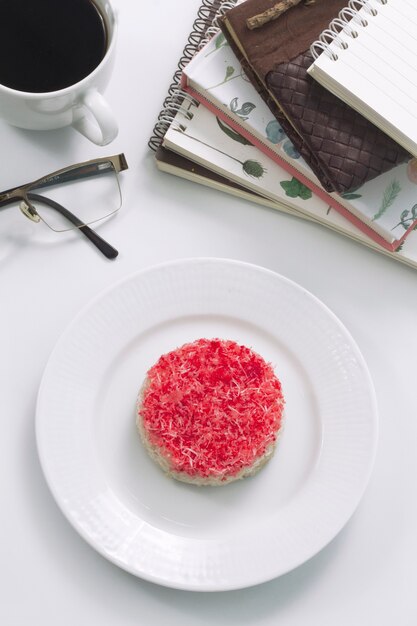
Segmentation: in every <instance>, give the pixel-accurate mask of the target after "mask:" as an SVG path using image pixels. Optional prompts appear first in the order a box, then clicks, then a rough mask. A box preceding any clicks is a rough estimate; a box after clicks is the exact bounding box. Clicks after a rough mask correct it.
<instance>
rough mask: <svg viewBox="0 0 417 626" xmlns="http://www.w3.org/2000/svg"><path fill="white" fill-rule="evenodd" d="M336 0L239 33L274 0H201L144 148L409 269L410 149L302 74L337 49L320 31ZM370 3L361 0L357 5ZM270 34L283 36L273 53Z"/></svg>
mask: <svg viewBox="0 0 417 626" xmlns="http://www.w3.org/2000/svg"><path fill="white" fill-rule="evenodd" d="M345 1H346V0H331V1H330V0H329V1H327V0H317V4H316V6H317V7H319V6H320V7H321V9H320V11H317V8H314V9H312V8H311V7H310V6H305V5H304V2H299V3H298V5H297V6H295V7H294V8H292V9H290V10H289V11H288V12H287V13H286V17H285V18H284V16H281V17H279V18H278V19H276V20H273V21H271V22H269V23H267V24H266V25H264V26H262V27H261V28H259V29H254V30H251V29H249V28H248V26H247V20H248V18H249V17H251V16H253V15H255V14H257V12H258V13H259V14H262V12H264V11H265V10H267V9H268V7H271V6H273V5H274V2H271V1H270V0H246V1H245V2H243V3H239V2H238V3H236V6H234V5H235V3H234V2H229V1H226V2H225V1H223V2H222V1H219V0H217V1H216V0H203V3H202V6H201V7H200V10H199V15H198V16H197V19H196V21H195V24H194V28H193V31H192V33H190V37H189V40H188V43H187V45H186V47H185V49H184V54H183V56H182V58H181V60H180V63H179V67H178V70H177V72H176V74H175V75H174V81H173V84H172V85H171V87H170V89H169V93H168V96H167V98H166V100H165V102H164V106H163V109H162V111H161V113H160V115H159V119H158V123H157V125H156V127H155V132H154V135H153V137H152V138H151V140H150V146H151V147H152V148H153V149H154V150H156V162H157V165H158V167H159V168H160V169H161V170H163V171H167V172H170V173H172V174H175V175H178V176H182V177H184V178H188V179H190V180H194V181H196V182H199V183H202V184H206V185H209V186H211V187H215V188H217V189H220V190H222V191H225V192H228V193H232V194H235V195H238V196H240V197H242V198H247V199H249V200H252V201H254V202H257V203H258V204H263V205H265V206H269V207H272V208H276V209H278V210H281V211H286V212H289V213H292V214H294V215H297V216H300V217H303V218H307V219H311V220H314V221H317V222H320V223H321V224H323V225H325V226H327V227H329V228H332V229H334V230H336V231H338V232H340V233H343V234H345V235H347V236H349V237H351V238H353V239H355V240H357V241H360V242H361V243H363V244H365V245H367V246H369V247H371V248H373V249H375V250H377V251H380V252H383V253H385V254H388V255H389V256H391V257H392V258H395V259H398V260H400V261H402V262H404V263H406V264H409V265H411V266H414V267H417V231H415V230H414V229H415V226H416V220H417V188H416V183H417V160H416V159H414V158H412V156H411V155H410V154H409V152H408V150H409V149H410V146H409V145H407V146H406V145H405V144H404V143H403V145H401V146H400V145H399V142H398V136H395V135H394V134H392V137H393V138H392V139H391V138H389V137H388V135H387V132H386V131H387V129H386V128H384V132H382V130H379V128H377V127H376V126H375V125H374V124H371V123H370V122H368V121H367V120H366V118H365V117H364V115H362V114H359V113H356V111H354V110H353V108H352V106H351V103H348V102H346V104H343V103H342V102H341V100H339V98H336V96H334V95H333V94H331V93H330V91H329V90H328V89H327V86H326V87H324V86H322V85H320V84H319V83H318V82H317V81H316V80H315V79H312V78H311V76H309V74H312V73H314V72H316V64H317V63H319V62H320V61H321V58H322V57H323V54H326V59H328V60H331V55H333V56H336V55H337V56H338V57H341V56H342V52H345V50H346V48H345V47H344V46H343V41H342V40H341V39H340V24H338V26H339V28H338V31H337V35H335V37H334V38H333V42H332V41H330V43H329V41H328V39H329V37H328V36H327V39H325V40H324V41H323V38H324V37H322V38H321V39H320V32H321V30H323V28H322V27H323V25H325V24H326V20H327V24H328V23H329V17H332V15H334V14H335V11H336V15H337V12H338V11H339V18H338V19H339V20H340V22H341V23H342V19H341V17H340V12H342V17H343V15H344V14H343V10H344V9H343V6H344V4H345ZM388 1H391V2H400V3H401V2H403V0H388ZM379 3H380V0H364V1H363V2H361V4H363V5H364V7H363V9H364V10H365V9H367V10H371V9H372V8H373V7H372V5H373V4H379ZM336 5H337V6H336ZM339 5H340V6H339ZM365 5H366V6H365ZM382 6H385V5H382ZM307 11H310V12H309V13H307ZM291 16H292V17H291ZM294 16H295V17H294ZM300 16H301V17H300ZM306 16H308V28H307V29H306V28H303V27H302V24H303V19H306ZM290 17H291V19H289V18H290ZM346 17H350V18H351V19H353V20H355V21H354V22H351V21H349V22H348V23H349V24H350V28H351V30H352V26H353V25H355V24H356V25H357V29H358V30H359V28H360V27H361V24H362V20H363V19H364V18H363V16H362V17H361V15H360V14H359V13H358V15H357V14H356V12H354V11H353V10H352V9H350V14H348V15H347V16H346ZM371 17H374V15H373V13H372V12H371V13H369V18H368V21H370V19H371ZM301 18H302V19H301ZM375 19H376V18H375ZM330 26H331V24H330ZM220 27H221V29H220ZM265 28H266V29H267V30H266V31H265ZM297 28H299V31H300V32H299V36H297V37H294V33H296V34H297ZM362 28H364V27H363V26H362ZM379 28H381V27H380V26H379ZM277 29H278V31H277ZM328 30H329V31H330V29H328ZM277 32H279V33H280V37H279V38H278V39H277ZM330 32H335V31H330ZM350 32H351V31H350ZM288 33H289V35H291V36H289V35H288ZM301 33H302V34H303V36H302V37H301V36H300V35H301ZM338 38H339V39H338ZM330 39H331V38H330ZM357 39H359V37H352V40H353V41H356V40H357ZM276 41H280V42H284V43H285V42H286V43H285V45H284V43H281V46H280V47H279V49H278V50H277V45H276ZM318 42H321V44H320V43H318ZM349 43H350V41H349ZM261 44H262V45H261ZM335 48H336V51H335ZM316 49H319V50H320V51H321V50H323V53H322V54H320V56H318V55H315V51H316ZM337 53H338V54H337ZM315 56H318V58H317V60H316V61H314V57H315ZM313 70H314V71H313ZM328 72H329V69H328V68H327V73H328ZM320 76H321V82H324V80H322V76H323V74H321V75H320ZM327 80H328V79H327ZM328 82H330V81H329V80H328ZM306 85H307V90H306ZM334 91H336V90H335V89H334ZM317 93H318V94H319V98H320V106H317V97H318V96H317ZM323 93H324V95H323ZM346 100H347V98H346ZM380 100H381V98H379V101H380ZM334 101H336V103H337V106H335V102H334ZM340 112H342V113H340ZM394 139H395V141H394ZM317 146H320V148H319V149H318V148H317Z"/></svg>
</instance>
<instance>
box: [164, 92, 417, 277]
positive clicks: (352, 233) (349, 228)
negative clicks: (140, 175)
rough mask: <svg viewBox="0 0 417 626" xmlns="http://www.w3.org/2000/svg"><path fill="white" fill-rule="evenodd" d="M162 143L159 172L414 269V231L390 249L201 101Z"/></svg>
mask: <svg viewBox="0 0 417 626" xmlns="http://www.w3.org/2000/svg"><path fill="white" fill-rule="evenodd" d="M162 145H163V148H162V149H160V148H159V149H158V152H157V153H156V163H157V166H158V167H159V168H160V169H161V170H162V171H165V172H168V173H171V174H174V175H176V176H181V177H183V178H185V179H188V180H192V181H195V182H198V183H200V184H203V185H207V186H209V187H214V188H215V189H218V190H220V191H222V192H226V193H230V194H233V195H236V196H238V197H240V198H243V199H245V200H249V201H251V202H256V203H257V204H260V205H263V206H266V207H269V208H272V209H277V210H279V211H280V212H284V213H290V214H293V215H295V216H297V217H301V218H303V219H309V220H312V221H314V222H317V223H319V224H321V225H323V226H325V227H327V228H330V229H332V230H334V231H336V232H338V233H340V234H343V235H344V236H347V237H349V238H351V239H354V240H355V241H357V242H359V243H361V244H363V245H365V246H367V247H370V248H372V249H373V250H376V251H377V252H379V253H383V254H384V255H386V256H389V257H391V258H392V259H394V260H397V261H400V262H402V263H404V264H406V265H409V266H411V267H413V268H416V269H417V230H416V231H414V232H411V233H410V235H409V236H408V237H407V239H406V240H405V241H404V242H403V244H401V245H400V246H399V248H398V249H397V250H395V251H388V250H387V249H385V248H383V247H382V246H380V245H379V244H377V243H375V242H374V241H373V240H372V239H371V238H370V237H368V236H367V235H365V234H364V233H363V232H362V231H361V230H359V229H358V228H356V227H355V226H354V225H353V224H352V222H350V221H349V220H347V219H346V218H344V217H343V216H342V215H341V214H340V213H338V212H337V211H335V210H334V208H333V207H332V206H331V205H330V204H329V203H328V202H325V201H324V200H322V199H321V198H319V197H318V196H317V195H315V194H313V193H312V192H311V190H310V189H309V188H308V187H307V186H305V185H303V184H302V183H301V182H300V181H298V180H297V179H296V178H295V177H293V176H291V175H289V174H288V172H287V171H286V170H285V169H284V168H282V167H280V166H279V165H278V164H277V163H275V162H274V161H272V160H271V159H269V158H268V157H266V156H265V154H264V153H262V152H261V151H260V150H258V149H257V148H256V147H254V146H251V145H248V143H247V142H245V141H243V142H242V141H239V140H237V138H236V137H235V135H234V134H233V133H232V134H231V133H229V131H227V132H225V131H224V126H223V122H222V121H221V120H220V119H219V118H216V116H215V115H213V113H211V112H210V111H209V110H208V109H206V108H205V107H203V106H201V105H198V104H196V103H194V104H193V103H192V102H188V103H183V106H182V107H181V110H180V111H179V112H178V113H177V114H176V115H175V117H174V119H173V120H172V121H171V123H170V127H169V128H168V130H167V131H166V133H165V136H164V138H163V143H162ZM416 182H417V180H416Z"/></svg>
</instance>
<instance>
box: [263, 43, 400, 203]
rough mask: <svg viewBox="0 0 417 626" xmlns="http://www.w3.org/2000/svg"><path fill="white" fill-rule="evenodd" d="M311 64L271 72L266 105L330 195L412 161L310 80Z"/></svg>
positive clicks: (304, 58) (308, 59) (298, 62)
mask: <svg viewBox="0 0 417 626" xmlns="http://www.w3.org/2000/svg"><path fill="white" fill-rule="evenodd" d="M312 62H313V58H312V56H311V53H310V52H309V51H307V52H304V53H302V54H300V55H299V56H297V57H296V58H295V59H292V60H291V61H290V62H286V63H280V64H278V65H276V66H275V67H274V69H273V70H271V71H270V72H268V74H267V76H266V83H267V86H268V89H269V91H270V93H271V95H272V96H273V98H268V102H267V104H268V105H269V107H270V108H271V110H272V112H273V113H274V115H275V116H276V117H277V119H278V121H279V122H280V123H281V125H282V127H283V130H284V131H285V133H286V134H287V135H288V137H289V138H290V139H291V141H292V142H293V144H294V145H295V147H296V148H297V149H298V151H299V152H300V154H301V155H302V156H303V158H304V159H305V160H306V161H307V163H308V164H309V165H310V167H311V169H312V170H313V172H314V173H315V174H316V176H317V178H318V179H319V180H320V182H321V184H322V186H323V187H324V188H325V189H326V191H337V192H338V193H344V192H347V191H352V190H353V189H357V188H358V187H360V186H361V185H363V184H364V183H366V182H367V181H369V180H371V179H373V178H375V177H376V176H379V175H380V174H383V173H384V172H387V171H389V170H390V169H392V168H393V167H395V166H396V165H399V164H400V163H404V162H405V161H408V160H409V159H410V155H409V154H408V153H407V152H406V151H405V150H404V149H403V148H402V147H401V146H399V145H398V144H397V143H396V142H395V141H393V140H392V139H391V138H390V137H388V136H387V135H385V133H383V132H382V131H381V130H379V129H378V128H377V127H376V126H374V125H373V124H372V123H371V122H369V121H368V120H367V119H365V118H364V117H363V116H362V115H360V114H359V113H357V112H356V111H354V110H353V109H352V108H351V107H349V106H348V105H346V104H345V103H344V102H342V101H341V100H340V99H339V98H337V97H336V96H334V95H333V94H331V93H330V92H329V91H327V89H325V88H324V87H322V86H321V85H320V84H319V83H317V82H316V81H315V80H314V79H313V78H311V76H309V74H307V68H308V67H309V66H310V65H311V63H312ZM274 100H275V101H274ZM277 102H278V103H279V107H277V104H276V103H277Z"/></svg>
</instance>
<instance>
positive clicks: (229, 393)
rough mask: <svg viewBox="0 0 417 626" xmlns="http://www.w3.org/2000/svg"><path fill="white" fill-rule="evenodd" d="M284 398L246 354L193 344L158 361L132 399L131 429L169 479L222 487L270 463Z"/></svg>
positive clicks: (226, 345)
mask: <svg viewBox="0 0 417 626" xmlns="http://www.w3.org/2000/svg"><path fill="white" fill-rule="evenodd" d="M283 410H284V397H283V394H282V388H281V383H280V381H279V380H278V378H277V377H276V376H275V374H274V370H273V368H272V366H271V365H270V364H269V363H266V361H265V360H264V359H263V358H262V357H261V356H259V354H256V353H255V352H253V351H252V350H250V349H249V348H247V347H246V346H242V345H239V344H237V343H235V342H234V341H229V340H221V339H198V340H196V341H194V342H192V343H187V344H185V345H183V346H182V347H180V348H178V349H176V350H173V351H172V352H168V353H167V354H164V355H163V356H161V357H160V359H159V360H158V362H157V363H156V364H155V365H154V366H153V367H151V369H150V370H149V371H148V373H147V378H146V380H145V382H144V384H143V386H142V389H141V391H140V394H139V398H138V410H137V426H138V429H139V433H140V435H141V438H142V441H143V443H144V445H145V447H146V449H147V450H148V452H149V454H150V455H151V457H152V458H153V459H154V460H155V461H156V462H157V463H158V464H159V465H160V466H161V467H162V469H163V470H164V471H165V472H166V473H167V474H168V475H169V476H171V477H173V478H176V479H177V480H181V481H184V482H187V483H193V484H197V485H224V484H227V483H229V482H231V481H234V480H237V479H239V478H244V477H246V476H249V475H253V474H255V473H256V472H257V471H258V470H259V469H260V468H261V467H262V466H263V465H264V464H265V463H266V461H268V459H269V458H270V457H271V456H272V454H273V452H274V449H275V444H276V441H277V437H278V434H279V432H280V429H281V425H282V416H283Z"/></svg>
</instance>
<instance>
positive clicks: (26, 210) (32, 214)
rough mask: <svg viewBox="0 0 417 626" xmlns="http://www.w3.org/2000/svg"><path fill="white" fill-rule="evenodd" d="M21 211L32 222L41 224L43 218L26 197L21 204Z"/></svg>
mask: <svg viewBox="0 0 417 626" xmlns="http://www.w3.org/2000/svg"><path fill="white" fill-rule="evenodd" d="M19 209H20V210H21V212H22V213H23V215H24V216H25V217H27V218H28V219H30V220H31V221H32V222H36V223H38V222H40V221H41V218H40V217H39V215H38V213H37V211H36V209H35V207H34V206H33V204H32V203H31V202H30V200H29V199H28V198H27V197H26V196H25V197H23V198H22V199H21V201H20V202H19Z"/></svg>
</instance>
